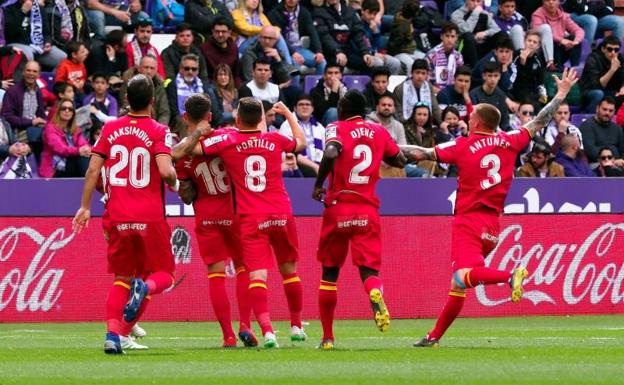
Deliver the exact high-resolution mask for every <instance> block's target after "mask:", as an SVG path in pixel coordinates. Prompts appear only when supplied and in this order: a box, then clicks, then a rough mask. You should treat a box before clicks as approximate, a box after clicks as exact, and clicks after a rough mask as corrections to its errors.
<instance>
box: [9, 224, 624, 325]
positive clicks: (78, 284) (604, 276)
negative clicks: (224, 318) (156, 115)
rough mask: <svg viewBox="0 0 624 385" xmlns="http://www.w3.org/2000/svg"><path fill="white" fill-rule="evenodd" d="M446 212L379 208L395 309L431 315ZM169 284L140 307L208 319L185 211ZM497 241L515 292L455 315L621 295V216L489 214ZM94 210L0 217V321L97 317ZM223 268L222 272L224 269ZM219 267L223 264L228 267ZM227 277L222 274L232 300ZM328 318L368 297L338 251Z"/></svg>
mask: <svg viewBox="0 0 624 385" xmlns="http://www.w3.org/2000/svg"><path fill="white" fill-rule="evenodd" d="M451 219H452V217H450V216H429V217H428V216H414V217H404V216H392V217H383V218H382V229H383V254H384V257H383V263H384V264H383V268H382V277H383V279H384V284H385V287H384V290H385V295H386V302H387V304H388V306H389V308H390V312H391V314H392V316H393V317H395V318H415V317H436V316H437V315H438V313H439V311H440V309H441V307H442V304H443V301H444V299H445V298H446V295H447V293H448V290H449V287H450V262H449V252H450V224H451ZM320 221H321V220H320V218H319V217H298V218H297V226H298V232H299V241H300V242H299V243H300V247H301V249H300V254H301V259H300V264H299V271H300V274H301V278H302V281H303V285H304V297H305V298H304V300H305V301H304V318H305V319H317V318H318V305H317V292H318V285H319V279H320V265H319V264H318V262H317V261H316V256H315V251H316V246H317V243H318V236H319V230H320ZM169 223H170V224H171V227H172V229H174V231H173V234H172V247H173V250H174V253H175V255H176V263H177V272H176V276H177V279H178V285H177V286H176V287H174V288H173V289H172V290H171V291H169V292H167V293H165V294H163V295H161V296H159V297H157V298H155V300H154V301H152V303H151V305H150V308H149V309H148V311H147V313H146V316H145V318H146V319H149V320H168V321H186V320H192V321H203V320H213V319H214V315H213V313H212V310H211V307H210V304H209V299H208V283H207V273H206V268H205V266H204V265H203V263H202V260H201V258H200V257H199V254H198V248H197V244H196V241H195V237H194V233H193V227H194V219H193V218H172V219H170V220H169ZM501 223H502V226H501V229H502V232H501V235H500V243H499V245H498V247H497V248H496V249H495V250H494V251H493V252H492V254H491V255H490V256H489V258H488V259H487V261H486V263H487V264H488V265H489V266H492V267H496V268H500V269H504V270H509V271H510V270H511V269H512V268H513V267H514V266H515V265H516V264H518V263H520V264H522V265H524V266H526V267H527V269H528V270H529V273H530V274H529V278H528V280H527V282H526V286H525V287H526V289H525V290H526V291H525V297H524V298H523V300H522V302H521V303H520V304H512V303H510V300H509V289H508V288H507V287H505V286H494V287H492V286H490V287H479V288H477V289H476V290H474V291H472V292H471V293H470V294H469V299H468V301H467V303H466V306H465V307H464V310H463V312H462V315H463V316H473V317H474V316H503V315H522V314H588V313H593V314H604V313H618V312H622V309H624V307H623V306H622V302H624V287H623V284H622V283H623V281H624V216H622V215H621V214H614V215H606V214H580V215H521V216H519V215H518V216H505V217H503V218H502V219H501ZM105 251H106V244H105V242H104V239H103V237H102V230H101V221H100V218H94V219H93V220H92V221H91V223H90V226H89V227H88V228H87V229H86V230H85V231H84V232H83V233H82V234H80V235H75V234H73V233H72V232H71V218H66V217H59V218H49V217H48V218H7V217H5V218H0V322H48V321H90V320H101V319H103V318H104V313H105V306H104V302H105V298H106V293H107V291H108V288H109V287H110V284H111V282H112V276H111V275H109V274H107V273H106V257H105ZM230 273H231V272H230ZM230 275H231V274H230ZM269 282H270V308H271V313H272V317H273V318H274V319H285V318H287V317H288V312H287V308H286V300H285V296H284V294H283V290H282V288H281V279H280V277H279V275H278V273H277V271H276V270H274V271H273V272H272V274H271V275H270V278H269ZM233 283H234V278H232V279H230V280H228V286H229V287H228V290H229V293H230V294H232V296H231V300H232V305H233V306H232V309H236V306H235V298H234V295H233V293H234V285H233ZM338 293H339V294H338V295H339V299H338V311H337V316H338V318H368V317H369V315H370V308H369V304H368V302H367V296H366V295H365V293H364V291H363V288H362V285H361V283H360V282H359V278H358V276H357V271H356V269H354V268H353V267H352V266H351V265H350V263H349V265H348V266H345V268H344V270H343V272H342V273H341V277H340V280H339V282H338ZM235 318H236V317H235Z"/></svg>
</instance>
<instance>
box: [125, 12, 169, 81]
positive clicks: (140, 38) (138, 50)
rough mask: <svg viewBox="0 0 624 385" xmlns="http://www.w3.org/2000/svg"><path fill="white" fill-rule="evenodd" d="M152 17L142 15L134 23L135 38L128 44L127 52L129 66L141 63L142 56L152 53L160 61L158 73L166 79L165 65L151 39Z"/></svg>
mask: <svg viewBox="0 0 624 385" xmlns="http://www.w3.org/2000/svg"><path fill="white" fill-rule="evenodd" d="M153 32H154V30H153V28H152V19H151V18H150V17H149V16H148V17H140V18H139V19H138V20H137V22H136V23H135V24H134V38H133V39H132V41H131V42H129V43H128V45H126V54H127V55H128V66H138V65H139V64H140V63H141V58H142V57H143V56H145V55H147V54H149V55H152V56H154V57H155V58H156V61H157V62H158V75H160V77H161V78H162V79H166V78H167V75H166V74H165V66H164V64H163V61H162V59H161V57H160V54H159V53H158V50H157V49H156V47H154V46H153V45H152V44H151V43H150V40H152V33H153Z"/></svg>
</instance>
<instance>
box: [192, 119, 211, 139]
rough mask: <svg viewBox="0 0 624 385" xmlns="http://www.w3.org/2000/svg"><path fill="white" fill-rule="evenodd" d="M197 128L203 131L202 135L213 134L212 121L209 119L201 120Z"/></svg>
mask: <svg viewBox="0 0 624 385" xmlns="http://www.w3.org/2000/svg"><path fill="white" fill-rule="evenodd" d="M196 129H197V130H198V131H199V132H200V133H201V136H208V135H210V134H212V131H214V130H213V129H212V127H211V126H210V122H209V121H207V120H202V121H200V122H199V123H198V124H197V128H196Z"/></svg>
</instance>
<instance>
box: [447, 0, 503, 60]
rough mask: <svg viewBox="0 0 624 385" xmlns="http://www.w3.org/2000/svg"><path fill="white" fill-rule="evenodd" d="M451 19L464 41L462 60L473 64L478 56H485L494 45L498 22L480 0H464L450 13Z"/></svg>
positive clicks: (498, 29) (498, 30)
mask: <svg viewBox="0 0 624 385" xmlns="http://www.w3.org/2000/svg"><path fill="white" fill-rule="evenodd" d="M451 21H452V22H453V23H455V24H456V25H457V26H458V27H459V33H460V34H461V35H460V37H461V39H462V40H463V43H464V49H463V50H462V55H463V57H464V61H465V62H466V63H467V64H468V65H470V66H474V65H475V64H476V63H477V60H478V58H479V57H483V56H485V55H486V54H487V53H488V52H489V51H490V50H491V49H492V46H493V45H494V41H493V39H494V35H496V34H497V33H498V32H500V28H499V27H498V24H496V22H494V19H493V18H492V16H490V14H489V13H488V12H487V11H486V10H484V9H483V7H482V6H481V0H466V1H465V3H464V5H462V6H461V7H460V8H459V9H457V10H456V11H454V12H453V13H452V14H451Z"/></svg>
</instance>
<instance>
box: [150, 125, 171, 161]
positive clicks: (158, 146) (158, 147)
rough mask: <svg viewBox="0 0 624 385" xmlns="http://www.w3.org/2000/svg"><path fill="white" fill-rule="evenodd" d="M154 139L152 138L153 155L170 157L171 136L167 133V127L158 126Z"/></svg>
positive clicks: (169, 132)
mask: <svg viewBox="0 0 624 385" xmlns="http://www.w3.org/2000/svg"><path fill="white" fill-rule="evenodd" d="M156 132H157V134H156V137H155V138H154V145H153V149H154V155H158V154H167V155H171V148H172V147H173V135H172V134H171V131H169V127H166V126H161V125H159V126H158V127H157V129H156Z"/></svg>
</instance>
